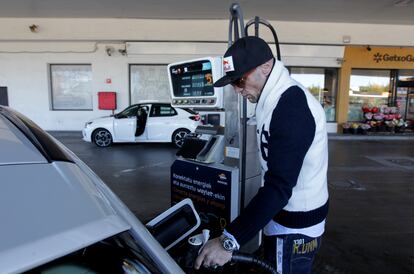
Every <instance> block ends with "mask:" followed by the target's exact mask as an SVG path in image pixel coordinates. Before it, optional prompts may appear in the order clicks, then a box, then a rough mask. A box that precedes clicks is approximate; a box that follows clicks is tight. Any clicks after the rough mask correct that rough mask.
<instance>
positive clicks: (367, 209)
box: [52, 133, 414, 273]
mask: <svg viewBox="0 0 414 274" xmlns="http://www.w3.org/2000/svg"><path fill="white" fill-rule="evenodd" d="M52 134H53V135H54V136H55V137H57V138H58V139H59V140H60V141H61V142H62V143H64V144H65V145H66V146H67V147H68V148H69V149H71V150H72V151H73V152H74V153H75V154H77V155H78V156H79V158H81V159H82V160H83V161H84V162H85V163H86V164H87V165H89V167H90V168H91V169H92V170H94V171H95V172H96V173H97V174H98V175H99V176H100V177H101V178H102V179H103V180H104V181H105V182H106V183H107V184H108V186H109V187H110V188H111V189H112V190H113V191H114V192H115V193H116V194H117V195H118V196H119V197H120V198H121V199H122V200H123V201H124V202H125V204H126V205H127V206H128V207H129V208H130V209H131V210H132V211H133V212H134V213H135V215H136V216H137V217H138V218H139V219H140V220H141V221H143V222H146V221H147V220H149V219H151V218H152V217H154V216H155V215H157V214H158V213H160V212H161V211H163V210H165V209H167V208H168V207H169V206H170V182H169V178H170V166H171V164H172V163H173V161H174V159H175V152H176V149H175V148H174V147H173V146H172V145H169V144H118V145H113V146H111V147H109V148H98V147H96V146H95V145H93V144H91V143H85V142H83V141H82V140H81V136H80V133H66V134H62V133H52ZM367 138H369V136H368V137H367ZM329 156H330V162H329V170H328V180H329V191H330V212H329V216H328V220H327V228H326V233H325V236H324V238H323V243H322V247H321V251H320V253H319V255H318V257H317V261H316V263H315V273H414V253H413V251H412V250H413V248H412V242H414V214H413V212H414V138H412V139H411V140H409V139H406V140H396V139H392V137H388V139H380V140H367V139H363V140H352V139H351V140H340V139H337V138H334V137H331V138H330V141H329Z"/></svg>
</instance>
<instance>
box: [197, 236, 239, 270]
mask: <svg viewBox="0 0 414 274" xmlns="http://www.w3.org/2000/svg"><path fill="white" fill-rule="evenodd" d="M232 255H233V252H229V251H226V250H225V249H224V248H223V246H222V244H221V241H220V237H217V238H214V239H212V240H210V241H208V242H207V243H206V244H205V246H204V247H203V249H202V250H201V252H200V254H199V255H198V257H197V259H196V260H195V263H194V268H195V269H200V266H201V265H203V266H204V267H206V268H216V267H217V266H223V265H224V264H226V263H227V262H229V261H230V260H231V257H232Z"/></svg>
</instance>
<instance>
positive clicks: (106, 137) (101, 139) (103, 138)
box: [92, 128, 112, 147]
mask: <svg viewBox="0 0 414 274" xmlns="http://www.w3.org/2000/svg"><path fill="white" fill-rule="evenodd" d="M92 141H93V142H94V143H95V145H97V146H98V147H107V146H110V145H111V144H112V135H111V133H110V132H109V131H107V130H106V129H103V128H99V129H97V130H95V131H94V132H93V135H92Z"/></svg>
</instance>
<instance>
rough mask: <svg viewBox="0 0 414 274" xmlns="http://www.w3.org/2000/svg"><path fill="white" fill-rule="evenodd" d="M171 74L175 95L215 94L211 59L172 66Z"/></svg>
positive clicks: (197, 95)
mask: <svg viewBox="0 0 414 274" xmlns="http://www.w3.org/2000/svg"><path fill="white" fill-rule="evenodd" d="M170 75H171V82H172V88H173V92H174V96H175V97H203V96H214V87H213V74H212V70H211V62H210V61H209V60H201V61H196V62H192V63H185V64H179V65H175V66H171V67H170Z"/></svg>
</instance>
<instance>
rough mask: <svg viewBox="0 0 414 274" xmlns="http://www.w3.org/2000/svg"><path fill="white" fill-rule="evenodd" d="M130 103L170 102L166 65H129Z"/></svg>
mask: <svg viewBox="0 0 414 274" xmlns="http://www.w3.org/2000/svg"><path fill="white" fill-rule="evenodd" d="M130 93H131V103H132V104H136V103H138V102H139V101H143V100H157V101H160V102H170V101H171V95H170V87H169V83H168V74H167V65H130Z"/></svg>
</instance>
